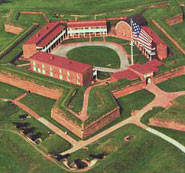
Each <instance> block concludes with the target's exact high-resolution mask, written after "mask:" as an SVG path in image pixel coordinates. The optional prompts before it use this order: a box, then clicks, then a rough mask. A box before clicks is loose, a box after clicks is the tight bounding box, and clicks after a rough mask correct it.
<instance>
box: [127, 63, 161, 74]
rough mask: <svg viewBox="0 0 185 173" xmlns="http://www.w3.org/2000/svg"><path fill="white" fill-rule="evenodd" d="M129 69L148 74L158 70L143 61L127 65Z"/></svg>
mask: <svg viewBox="0 0 185 173" xmlns="http://www.w3.org/2000/svg"><path fill="white" fill-rule="evenodd" d="M129 69H130V70H133V71H135V72H138V73H140V74H142V75H145V74H148V73H152V72H156V71H158V69H157V68H155V67H153V66H151V65H149V64H147V63H145V64H142V65H141V64H137V63H136V64H134V65H132V66H130V67H129Z"/></svg>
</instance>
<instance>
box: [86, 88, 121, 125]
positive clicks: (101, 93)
mask: <svg viewBox="0 0 185 173" xmlns="http://www.w3.org/2000/svg"><path fill="white" fill-rule="evenodd" d="M116 107H118V104H117V102H116V101H115V99H114V98H113V95H112V94H111V92H110V91H109V90H107V89H106V88H105V87H104V86H99V87H95V88H93V89H92V90H91V91H90V93H89V103H88V109H87V115H88V119H87V120H86V121H85V124H86V125H88V124H90V123H91V122H93V121H95V120H97V119H98V118H100V117H101V116H103V115H104V114H106V113H108V112H110V111H111V110H113V109H115V108H116Z"/></svg>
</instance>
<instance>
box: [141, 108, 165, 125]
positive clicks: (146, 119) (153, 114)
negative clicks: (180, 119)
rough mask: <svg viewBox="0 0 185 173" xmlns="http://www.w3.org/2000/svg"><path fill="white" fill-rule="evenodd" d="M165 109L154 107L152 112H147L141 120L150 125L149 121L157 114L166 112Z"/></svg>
mask: <svg viewBox="0 0 185 173" xmlns="http://www.w3.org/2000/svg"><path fill="white" fill-rule="evenodd" d="M164 110H165V109H164V108H163V107H153V108H152V110H150V111H148V112H146V113H145V114H144V115H143V116H142V118H141V122H142V123H143V124H146V125H148V123H149V119H150V118H152V117H153V116H155V115H156V114H158V113H159V112H161V111H164Z"/></svg>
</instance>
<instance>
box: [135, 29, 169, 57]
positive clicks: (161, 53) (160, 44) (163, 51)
mask: <svg viewBox="0 0 185 173" xmlns="http://www.w3.org/2000/svg"><path fill="white" fill-rule="evenodd" d="M142 29H143V30H144V31H145V32H146V33H147V34H148V35H149V36H150V37H151V38H152V44H153V47H154V48H155V55H156V57H158V58H159V59H165V58H167V56H168V55H167V53H168V50H167V45H166V43H165V42H164V41H163V40H162V39H161V38H160V37H159V36H158V35H157V34H156V33H155V32H154V31H153V30H152V29H151V28H150V27H148V26H142ZM137 46H138V45H137ZM139 48H140V47H139ZM143 51H144V50H143ZM144 53H145V54H146V56H148V55H147V52H146V51H144Z"/></svg>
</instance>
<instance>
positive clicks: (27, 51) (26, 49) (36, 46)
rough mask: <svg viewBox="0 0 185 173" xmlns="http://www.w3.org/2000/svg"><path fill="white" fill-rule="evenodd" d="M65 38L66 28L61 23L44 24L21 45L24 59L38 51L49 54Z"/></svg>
mask: <svg viewBox="0 0 185 173" xmlns="http://www.w3.org/2000/svg"><path fill="white" fill-rule="evenodd" d="M66 36H67V31H66V27H65V26H64V25H63V24H62V23H60V22H51V23H48V24H46V25H45V26H43V27H42V28H41V29H40V30H39V31H38V32H37V33H36V34H35V35H33V36H32V37H31V38H30V39H28V40H27V41H26V42H25V43H24V44H23V55H24V58H29V57H31V56H32V55H34V54H35V53H36V52H38V51H43V52H50V51H51V50H52V49H53V48H54V47H55V46H57V45H58V44H59V43H60V42H62V41H63V40H64V39H65V37H66Z"/></svg>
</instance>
